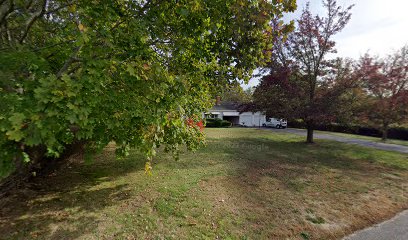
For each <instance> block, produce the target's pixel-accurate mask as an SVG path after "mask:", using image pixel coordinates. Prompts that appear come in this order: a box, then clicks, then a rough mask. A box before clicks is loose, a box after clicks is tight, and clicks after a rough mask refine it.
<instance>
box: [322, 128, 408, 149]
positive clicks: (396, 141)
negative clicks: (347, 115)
mask: <svg viewBox="0 0 408 240" xmlns="http://www.w3.org/2000/svg"><path fill="white" fill-rule="evenodd" d="M316 133H323V134H330V135H334V136H339V137H346V138H356V139H362V140H368V141H373V142H379V143H384V141H382V140H381V138H377V137H369V136H362V135H356V134H349V133H338V132H327V131H316ZM385 143H390V144H397V145H402V146H408V141H404V140H397V139H387V141H386V142H385Z"/></svg>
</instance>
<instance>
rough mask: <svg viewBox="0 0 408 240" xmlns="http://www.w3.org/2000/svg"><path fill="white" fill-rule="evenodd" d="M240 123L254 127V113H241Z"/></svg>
mask: <svg viewBox="0 0 408 240" xmlns="http://www.w3.org/2000/svg"><path fill="white" fill-rule="evenodd" d="M239 124H241V125H244V126H248V127H252V126H253V123H252V115H241V116H239Z"/></svg>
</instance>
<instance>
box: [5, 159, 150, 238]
mask: <svg viewBox="0 0 408 240" xmlns="http://www.w3.org/2000/svg"><path fill="white" fill-rule="evenodd" d="M99 158H107V160H106V159H104V160H103V161H98V160H96V161H95V162H94V163H93V164H91V165H85V164H73V165H72V166H70V167H69V168H65V169H62V170H61V171H58V173H57V175H54V176H52V175H51V176H47V177H41V178H37V179H35V180H34V181H33V182H31V183H29V184H27V185H26V186H23V187H22V188H20V189H18V190H15V191H14V192H12V193H11V194H10V195H9V196H7V197H5V198H3V199H1V200H0V239H31V238H36V239H74V238H77V237H80V236H82V235H84V234H87V233H92V232H93V231H95V229H96V227H97V226H98V219H100V217H101V216H99V215H98V212H99V211H100V210H102V209H104V208H106V207H109V206H111V205H116V204H118V202H120V201H124V200H126V199H128V198H130V196H131V194H130V190H129V186H128V184H118V183H116V182H115V181H114V180H115V179H117V178H118V177H120V176H123V175H125V174H127V173H129V172H132V171H136V170H140V169H142V168H143V164H144V161H142V160H141V159H140V160H139V159H136V160H134V159H125V160H115V159H114V155H113V154H108V155H105V156H100V157H99ZM65 226H67V227H65Z"/></svg>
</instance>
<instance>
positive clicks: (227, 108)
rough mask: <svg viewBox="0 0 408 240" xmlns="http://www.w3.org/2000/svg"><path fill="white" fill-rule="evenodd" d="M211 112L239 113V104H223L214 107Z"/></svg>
mask: <svg viewBox="0 0 408 240" xmlns="http://www.w3.org/2000/svg"><path fill="white" fill-rule="evenodd" d="M210 111H238V106H237V104H234V103H229V102H223V103H221V104H220V105H214V106H213V107H212V108H211V109H210Z"/></svg>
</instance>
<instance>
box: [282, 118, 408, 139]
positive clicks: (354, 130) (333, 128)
mask: <svg viewBox="0 0 408 240" xmlns="http://www.w3.org/2000/svg"><path fill="white" fill-rule="evenodd" d="M288 126H289V127H292V128H306V124H305V123H304V122H303V121H301V120H298V121H289V122H288ZM315 129H316V130H320V131H330V132H340V133H351V134H357V135H363V136H370V137H381V136H382V133H381V131H380V130H379V129H376V128H372V127H364V126H358V125H342V124H336V123H331V124H317V125H316V126H315ZM388 138H390V139H400V140H408V128H404V127H393V128H390V129H389V130H388Z"/></svg>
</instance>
